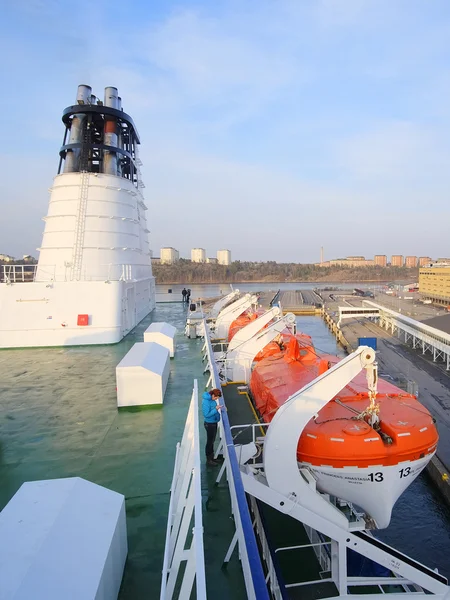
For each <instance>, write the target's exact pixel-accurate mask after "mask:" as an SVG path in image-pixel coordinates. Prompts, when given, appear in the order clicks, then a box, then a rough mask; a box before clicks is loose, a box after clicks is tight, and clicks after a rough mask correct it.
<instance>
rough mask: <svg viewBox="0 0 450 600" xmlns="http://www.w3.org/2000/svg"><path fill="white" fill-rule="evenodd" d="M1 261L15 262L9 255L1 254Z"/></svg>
mask: <svg viewBox="0 0 450 600" xmlns="http://www.w3.org/2000/svg"><path fill="white" fill-rule="evenodd" d="M0 260H2V261H3V262H13V261H14V257H12V256H9V254H0Z"/></svg>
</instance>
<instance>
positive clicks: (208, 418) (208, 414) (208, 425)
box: [202, 388, 225, 467]
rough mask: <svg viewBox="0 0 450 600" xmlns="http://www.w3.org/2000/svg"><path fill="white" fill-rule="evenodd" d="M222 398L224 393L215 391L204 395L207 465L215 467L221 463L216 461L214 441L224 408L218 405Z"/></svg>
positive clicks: (203, 408)
mask: <svg viewBox="0 0 450 600" xmlns="http://www.w3.org/2000/svg"><path fill="white" fill-rule="evenodd" d="M221 397H222V392H221V391H220V390H218V389H216V388H215V389H213V390H211V391H209V392H205V393H204V394H203V400H202V410H203V418H204V421H205V429H206V446H205V454H206V464H207V465H210V466H212V467H215V466H216V465H218V464H219V463H218V462H217V461H216V460H214V441H215V439H216V434H217V423H218V422H219V421H220V411H221V409H222V408H225V407H224V406H222V405H220V404H217V400H219V398H221Z"/></svg>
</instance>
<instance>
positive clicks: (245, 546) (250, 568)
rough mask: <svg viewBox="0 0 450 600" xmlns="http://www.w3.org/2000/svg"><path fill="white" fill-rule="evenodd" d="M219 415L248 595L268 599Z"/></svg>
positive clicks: (214, 377)
mask: <svg viewBox="0 0 450 600" xmlns="http://www.w3.org/2000/svg"><path fill="white" fill-rule="evenodd" d="M203 326H204V331H205V345H206V350H207V355H208V361H209V365H210V369H211V381H212V385H213V386H214V387H215V388H217V389H220V390H221V389H222V386H221V384H220V379H219V375H218V373H217V367H216V364H215V361H214V353H213V350H212V346H211V340H210V337H209V331H208V329H207V327H206V320H205V319H203ZM224 404H225V401H224ZM221 414H222V418H221V419H220V421H219V431H220V436H221V438H222V441H223V448H224V453H225V460H226V463H227V471H228V473H227V479H228V486H229V490H230V497H231V504H232V508H233V514H234V518H235V523H236V532H237V535H238V541H239V550H240V555H241V562H242V570H243V572H244V581H245V586H246V590H247V596H248V598H250V599H253V598H255V599H257V600H269V593H268V590H267V585H266V580H265V577H264V571H263V568H262V564H261V559H260V556H259V551H258V545H257V543H256V538H255V533H254V530H253V524H252V520H251V516H250V511H249V509H248V504H247V498H246V495H245V490H244V485H243V483H242V479H241V472H240V469H239V463H238V460H237V456H236V450H235V447H234V443H233V438H232V435H231V428H230V421H229V419H228V415H227V412H226V411H222V413H221ZM228 465H229V469H228Z"/></svg>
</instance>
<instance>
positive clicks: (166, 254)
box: [159, 248, 180, 265]
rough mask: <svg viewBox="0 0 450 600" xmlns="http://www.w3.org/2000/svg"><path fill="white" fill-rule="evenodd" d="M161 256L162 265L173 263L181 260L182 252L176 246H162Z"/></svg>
mask: <svg viewBox="0 0 450 600" xmlns="http://www.w3.org/2000/svg"><path fill="white" fill-rule="evenodd" d="M159 257H160V261H161V264H162V265H172V264H173V263H175V262H177V261H179V260H180V253H179V252H178V250H175V248H161V250H160V254H159Z"/></svg>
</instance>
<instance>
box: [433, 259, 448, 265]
mask: <svg viewBox="0 0 450 600" xmlns="http://www.w3.org/2000/svg"><path fill="white" fill-rule="evenodd" d="M436 262H437V263H445V264H446V265H448V264H450V258H437V259H436Z"/></svg>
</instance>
